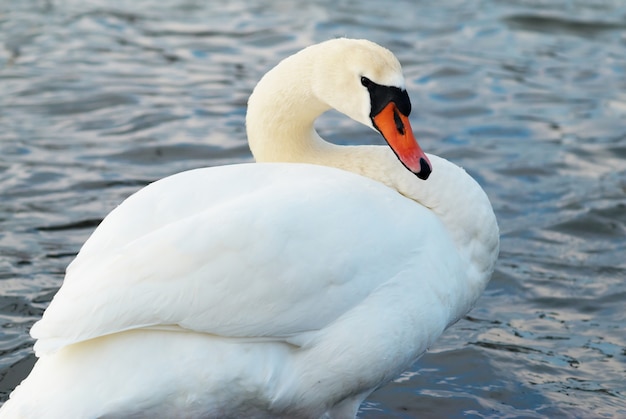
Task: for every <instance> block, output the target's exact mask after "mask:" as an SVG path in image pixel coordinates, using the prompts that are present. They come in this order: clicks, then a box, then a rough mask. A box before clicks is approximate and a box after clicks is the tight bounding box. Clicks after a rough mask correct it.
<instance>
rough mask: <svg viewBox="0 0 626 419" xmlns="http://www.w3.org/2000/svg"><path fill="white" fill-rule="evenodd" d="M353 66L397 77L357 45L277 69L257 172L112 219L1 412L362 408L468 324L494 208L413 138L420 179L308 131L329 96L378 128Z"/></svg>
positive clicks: (393, 67)
mask: <svg viewBox="0 0 626 419" xmlns="http://www.w3.org/2000/svg"><path fill="white" fill-rule="evenodd" d="M339 56H340V57H341V58H342V59H341V60H338V59H337V57H339ZM362 77H367V79H368V80H371V81H373V82H375V83H376V84H378V85H382V86H393V87H396V88H397V89H399V90H394V92H398V91H401V90H402V89H403V87H404V85H403V79H402V74H401V71H400V66H399V64H398V63H397V60H396V59H395V58H394V57H393V55H392V54H391V53H389V52H388V51H387V50H385V49H383V48H382V47H380V46H378V45H376V44H373V43H370V42H367V41H359V40H348V39H339V40H332V41H328V42H325V43H322V44H318V45H316V46H313V47H310V48H307V49H305V50H303V51H302V52H300V53H298V54H296V55H294V56H292V57H290V58H288V59H286V60H284V61H283V62H282V63H281V64H279V65H278V66H277V67H276V68H275V69H273V70H272V71H271V72H270V73H268V75H266V76H265V77H264V78H263V80H262V81H261V82H260V83H259V85H258V86H257V88H256V89H255V92H254V93H253V95H252V97H251V99H250V106H249V113H248V117H247V127H248V136H249V141H250V145H251V149H252V151H253V153H254V154H255V157H256V158H257V161H262V162H266V163H255V164H241V165H232V166H223V167H215V168H204V169H197V170H192V171H188V172H184V173H179V174H177V175H174V176H170V177H168V178H165V179H162V180H160V181H158V182H155V183H153V184H151V185H149V186H147V187H145V188H143V189H142V190H140V191H139V192H137V193H136V194H134V195H132V196H131V197H129V198H128V199H127V200H126V201H124V202H123V203H122V204H121V205H120V206H119V207H117V208H116V209H115V210H113V211H112V212H111V213H110V214H109V215H108V216H107V217H106V218H105V219H104V221H103V222H102V224H101V225H100V226H99V227H98V228H97V229H96V231H95V232H94V233H93V235H92V236H91V237H90V238H89V240H88V241H87V242H86V243H85V245H84V246H83V248H82V249H81V251H80V253H79V254H78V256H77V257H76V259H75V260H74V261H73V262H72V264H71V265H70V266H69V267H68V270H67V275H66V278H65V281H64V284H63V286H62V287H61V289H60V290H59V292H58V294H57V295H56V296H55V298H54V299H53V301H52V303H51V304H50V306H49V308H48V309H47V310H46V312H45V313H44V316H43V318H42V320H41V321H39V322H38V323H37V324H36V325H35V326H34V327H33V329H32V331H31V334H32V336H33V337H35V338H36V339H37V343H36V344H35V350H36V353H37V356H38V357H39V360H38V361H37V364H36V365H35V368H34V370H33V372H32V373H31V375H30V376H29V377H28V378H27V379H26V380H25V381H24V382H23V383H22V384H21V385H20V386H19V387H18V388H17V389H16V390H15V391H14V392H13V393H12V395H11V399H10V401H9V402H7V403H6V405H5V406H4V407H3V408H2V409H1V410H0V417H1V418H18V417H26V418H92V417H151V418H153V417H164V418H166V417H188V418H203V417H220V418H221V417H312V418H314V417H337V418H340V417H341V418H343V417H354V415H355V414H356V411H357V409H358V406H359V404H360V403H361V402H362V400H363V399H364V398H365V397H366V396H367V395H368V394H369V393H371V392H372V391H373V390H374V389H375V388H377V387H378V386H380V385H382V384H384V383H385V382H387V381H389V380H391V379H393V378H394V376H396V375H397V374H399V373H400V372H402V371H403V370H404V369H405V368H407V367H408V366H409V365H410V364H411V363H412V362H413V361H414V360H415V359H416V358H417V357H418V356H419V355H420V354H422V353H423V352H424V351H425V350H426V349H427V348H428V346H429V345H431V344H432V343H433V342H434V340H435V339H436V338H437V337H438V336H439V335H440V334H441V333H442V332H443V330H444V329H445V328H446V327H447V326H449V325H450V324H452V323H454V322H455V321H456V320H458V319H459V318H460V317H461V316H462V315H464V314H465V313H466V312H467V311H468V310H469V309H470V308H471V306H472V305H473V304H474V302H475V301H476V299H477V298H478V296H479V295H480V293H481V292H482V290H483V289H484V287H485V285H486V283H487V281H488V279H489V277H490V275H491V272H492V270H493V265H494V263H495V259H496V256H497V251H498V228H497V224H496V221H495V217H494V215H493V211H492V209H491V206H490V204H489V201H488V200H487V198H486V196H485V194H484V192H483V191H482V189H481V188H480V187H479V186H478V185H477V184H476V182H475V181H474V180H473V179H471V177H469V176H468V175H467V174H466V173H465V172H464V171H463V170H462V169H459V168H458V167H457V166H455V165H453V164H452V163H450V162H448V161H446V160H444V159H441V158H438V157H436V156H431V155H428V156H426V155H424V154H423V153H422V152H421V149H419V147H418V148H417V151H415V150H413V151H411V152H415V153H421V154H419V156H421V157H419V156H418V157H419V158H423V159H425V161H426V160H430V165H429V167H432V175H431V176H430V177H429V178H428V179H427V180H420V179H418V178H417V177H416V176H415V174H413V173H411V171H409V170H408V169H407V168H406V167H404V166H403V165H402V164H401V162H400V161H403V162H404V160H403V158H405V157H406V156H405V155H404V154H403V153H404V151H403V150H404V149H403V148H402V147H400V148H398V149H396V148H394V151H395V155H394V153H393V152H392V151H391V149H389V148H388V147H371V146H370V147H364V146H361V147H341V146H335V145H332V144H329V143H326V142H324V141H323V140H322V139H321V138H319V136H318V135H317V134H316V133H315V131H314V130H313V128H312V124H313V121H314V120H315V118H316V117H317V116H318V115H319V114H320V113H322V112H324V111H326V110H327V109H329V108H330V107H334V108H336V109H339V110H341V111H342V112H344V113H346V114H347V115H348V116H350V117H352V118H353V119H356V120H357V121H359V122H362V123H364V124H366V125H368V126H370V127H376V128H378V129H379V130H380V131H381V132H382V133H383V134H384V135H385V137H386V138H387V137H389V135H387V134H388V132H387V131H385V129H384V128H382V129H381V127H379V126H378V124H379V123H380V122H379V121H381V120H380V119H376V120H374V119H373V118H374V116H372V115H370V112H371V106H372V105H371V101H372V97H373V96H370V95H371V89H370V90H368V88H367V85H366V84H364V83H365V82H364V81H362V79H361V78H362ZM353 79H354V80H353ZM394 117H395V116H394ZM372 121H378V122H374V123H373V122H372ZM402 121H404V122H405V124H408V120H407V119H402ZM397 124H398V123H397V120H396V125H395V126H396V127H397V126H398V125H397ZM407 129H408V130H409V131H410V125H409V126H408V127H407ZM398 130H399V131H400V128H398ZM407 135H409V134H407ZM410 138H412V133H410ZM387 140H388V141H389V142H390V145H391V146H392V147H394V143H393V139H392V140H390V139H389V138H387ZM396 155H397V156H398V157H396ZM398 158H400V160H398ZM407 161H409V162H410V159H407ZM406 165H407V167H411V164H410V163H406ZM328 166H334V167H328ZM423 167H424V166H422V170H424V169H423ZM411 170H413V171H414V172H416V173H417V171H416V169H415V168H414V167H411ZM422 175H423V173H422ZM426 176H427V175H426Z"/></svg>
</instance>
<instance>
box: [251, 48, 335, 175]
mask: <svg viewBox="0 0 626 419" xmlns="http://www.w3.org/2000/svg"><path fill="white" fill-rule="evenodd" d="M299 55H300V54H296V55H295V56H292V57H289V58H287V59H285V60H283V61H282V62H281V63H280V65H278V66H277V67H275V68H274V69H272V70H271V71H269V72H268V73H267V74H266V75H265V76H264V77H263V78H262V79H261V81H260V82H259V83H258V84H257V86H256V88H255V89H254V92H253V93H252V95H251V96H250V99H249V100H248V112H247V114H246V129H247V135H248V144H249V145H250V150H251V151H252V154H253V156H254V158H255V159H256V161H257V162H294V163H296V162H297V163H313V164H321V165H325V166H332V164H330V163H329V162H328V159H329V158H330V157H331V154H332V149H335V148H336V147H335V146H333V145H332V144H330V143H328V142H326V141H324V140H323V139H322V138H321V137H320V136H319V135H318V134H317V132H316V131H315V129H314V127H313V124H314V122H315V120H316V119H317V118H318V117H319V116H320V115H321V114H322V113H324V112H326V111H327V110H329V109H330V107H329V106H328V105H326V104H324V103H323V102H321V101H320V100H319V99H318V98H316V97H315V95H314V94H313V92H312V90H311V87H310V86H311V66H310V65H307V63H306V61H304V62H302V60H297V59H296V58H299ZM294 75H297V79H296V80H294ZM324 156H326V158H325V157H324Z"/></svg>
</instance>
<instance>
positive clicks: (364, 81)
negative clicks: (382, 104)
mask: <svg viewBox="0 0 626 419" xmlns="http://www.w3.org/2000/svg"><path fill="white" fill-rule="evenodd" d="M361 84H362V85H363V86H365V87H369V86H370V85H371V84H372V81H371V80H370V79H368V78H367V77H361Z"/></svg>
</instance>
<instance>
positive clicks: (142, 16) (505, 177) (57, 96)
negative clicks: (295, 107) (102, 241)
mask: <svg viewBox="0 0 626 419" xmlns="http://www.w3.org/2000/svg"><path fill="white" fill-rule="evenodd" d="M126 3H131V2H123V1H117V0H112V1H104V0H98V1H89V2H85V1H80V2H79V1H63V2H54V1H43V0H42V1H34V0H33V1H18V0H13V1H10V0H7V1H5V2H3V3H2V5H0V41H1V44H2V45H3V48H1V49H0V127H1V129H0V290H1V291H0V293H1V296H0V327H1V332H0V395H2V399H3V400H4V399H5V398H6V396H7V395H8V393H9V392H10V390H11V389H12V388H13V387H14V386H15V385H16V384H17V383H18V382H19V381H20V380H21V379H22V378H23V377H25V376H26V375H27V374H28V371H29V369H30V367H31V366H32V364H33V362H34V356H33V355H32V350H31V346H32V341H31V339H30V338H29V336H28V330H29V328H30V326H31V325H32V324H33V323H34V322H35V321H36V320H37V319H38V318H39V317H40V316H41V313H42V312H43V310H44V309H45V307H46V305H47V304H48V302H49V301H50V299H51V298H52V296H53V295H54V293H55V291H56V290H57V289H58V287H59V286H60V284H61V281H62V279H63V271H64V269H65V267H66V266H67V264H68V263H69V262H70V261H71V260H72V258H73V256H74V255H75V254H76V252H77V251H78V249H79V247H80V245H81V244H82V242H83V241H84V240H85V239H86V238H87V237H88V236H89V234H90V233H91V232H92V231H93V229H94V228H95V226H96V225H97V224H98V222H99V221H100V220H101V219H102V218H103V217H104V215H106V214H107V213H108V212H109V211H110V210H111V209H112V208H114V207H115V205H117V204H118V203H119V202H120V201H121V200H122V199H123V198H125V197H126V196H128V195H129V194H131V193H132V192H134V191H136V190H137V189H139V188H140V187H142V186H143V185H145V184H147V183H149V182H151V181H154V180H156V179H158V178H161V177H164V176H167V175H169V174H172V173H176V172H179V171H182V170H185V169H190V168H195V167H200V166H212V165H220V164H233V163H239V162H245V161H250V160H251V157H250V154H249V151H248V149H247V145H246V139H245V131H244V125H243V122H244V115H245V103H246V99H247V97H248V95H249V93H250V92H251V90H252V88H253V87H254V85H255V83H256V81H257V80H258V79H259V78H260V77H261V75H262V74H263V73H264V72H265V71H267V70H268V69H269V68H270V67H271V66H273V65H274V64H275V63H276V62H277V61H278V60H279V59H281V58H282V57H284V56H286V55H289V54H290V53H292V52H294V51H296V50H298V49H300V48H302V47H304V46H306V45H309V44H311V43H314V42H318V41H322V40H325V39H328V38H331V37H335V36H344V35H346V36H350V37H365V38H368V39H371V40H374V41H376V42H378V43H381V44H383V45H386V46H387V47H389V48H391V49H392V50H393V51H394V52H395V53H396V54H397V56H398V57H399V58H400V60H401V61H402V63H403V65H404V69H405V74H406V77H407V85H408V89H409V93H410V95H411V98H412V101H413V109H414V110H413V114H412V116H411V119H412V125H413V127H414V129H415V131H416V137H417V138H418V140H419V141H420V143H421V145H422V147H423V148H424V149H425V150H427V151H429V152H432V153H435V154H440V155H442V156H444V157H446V158H448V159H451V160H453V161H455V162H457V163H458V164H460V165H461V166H463V167H465V168H466V169H467V170H468V171H469V172H470V173H471V174H472V175H473V176H475V177H476V179H478V180H479V182H480V183H481V184H482V185H483V186H484V188H485V190H486V191H487V193H488V195H489V196H490V198H491V200H492V202H493V205H494V208H495V211H496V213H497V216H498V218H499V222H500V226H501V229H502V252H501V256H500V260H499V263H498V265H497V269H496V272H495V274H494V278H493V280H492V282H491V283H490V285H489V287H488V289H487V291H486V292H485V294H484V296H483V298H482V299H481V300H480V301H479V303H478V305H477V307H476V308H475V309H474V310H473V311H472V312H471V313H470V315H469V316H468V317H466V318H465V319H463V320H461V321H460V322H459V323H458V324H457V325H455V326H454V327H453V328H452V329H450V330H448V331H447V332H446V334H445V335H444V336H443V337H442V338H441V339H440V340H439V341H438V343H437V345H435V347H433V348H432V349H431V351H430V352H429V353H428V354H426V355H425V356H424V357H423V358H422V359H421V360H420V361H419V362H417V363H416V364H415V365H414V366H413V368H412V369H411V370H410V371H408V372H407V373H405V374H404V375H403V376H402V377H400V378H399V379H398V380H397V381H396V382H394V383H392V384H390V385H388V386H386V387H384V388H382V389H380V390H379V391H377V392H376V393H374V394H373V395H372V396H371V397H370V398H369V399H368V400H367V402H366V403H365V404H364V406H363V407H362V409H361V412H360V416H361V417H364V418H382V417H397V418H412V417H416V416H418V415H419V416H420V417H426V418H429V417H461V416H463V417H490V418H514V417H524V418H554V417H620V416H621V417H626V362H625V361H626V334H625V333H624V331H623V325H624V322H625V321H626V314H625V313H626V311H625V310H624V301H625V299H626V284H625V281H624V280H625V279H626V257H625V254H626V23H624V22H626V6H624V4H623V2H621V1H620V0H614V1H610V0H593V1H586V0H569V1H567V0H550V1H547V0H509V1H495V0H491V1H488V0H484V1H461V0H458V1H456V0H446V1H439V2H427V1H418V2H415V1H405V2H395V3H393V4H391V3H390V4H389V5H387V4H386V5H385V6H384V7H382V8H381V3H380V2H377V1H372V0H366V1H360V2H353V1H349V2H333V1H319V2H312V1H310V0H307V1H294V2H283V1H273V2H272V1H260V0H257V1H253V2H250V1H245V2H244V1H242V0H235V1H229V2H205V1H178V2H176V1H156V0H145V1H137V2H132V4H126ZM318 128H319V131H320V132H321V133H322V135H323V136H325V137H326V138H328V139H330V140H332V141H335V142H338V143H345V144H348V143H349V144H356V143H372V144H378V143H380V141H381V140H380V138H379V137H378V136H377V135H376V133H374V132H372V131H370V130H368V129H367V128H365V127H361V126H358V125H356V124H355V123H353V122H352V121H350V120H348V119H346V118H344V117H342V116H339V115H337V114H330V115H326V116H325V117H324V118H322V120H321V121H320V122H319V124H318Z"/></svg>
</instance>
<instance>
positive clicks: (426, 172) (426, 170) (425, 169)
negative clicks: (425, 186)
mask: <svg viewBox="0 0 626 419" xmlns="http://www.w3.org/2000/svg"><path fill="white" fill-rule="evenodd" d="M432 172H433V169H432V168H431V167H430V164H428V162H427V161H426V159H425V158H423V157H422V158H420V171H419V172H417V173H415V176H417V177H418V178H420V179H422V180H426V179H428V176H430V174H431V173H432Z"/></svg>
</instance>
